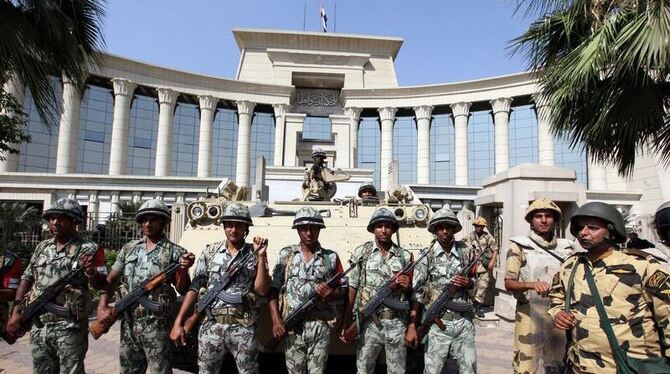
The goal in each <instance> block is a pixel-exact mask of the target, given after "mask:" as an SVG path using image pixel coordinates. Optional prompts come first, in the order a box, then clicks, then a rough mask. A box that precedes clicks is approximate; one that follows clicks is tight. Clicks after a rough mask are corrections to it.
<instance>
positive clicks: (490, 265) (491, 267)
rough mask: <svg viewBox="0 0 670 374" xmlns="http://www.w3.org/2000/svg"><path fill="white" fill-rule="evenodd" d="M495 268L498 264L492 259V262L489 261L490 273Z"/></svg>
mask: <svg viewBox="0 0 670 374" xmlns="http://www.w3.org/2000/svg"><path fill="white" fill-rule="evenodd" d="M495 267H496V263H495V262H494V261H493V259H491V261H489V266H488V268H489V271H493V269H494V268H495Z"/></svg>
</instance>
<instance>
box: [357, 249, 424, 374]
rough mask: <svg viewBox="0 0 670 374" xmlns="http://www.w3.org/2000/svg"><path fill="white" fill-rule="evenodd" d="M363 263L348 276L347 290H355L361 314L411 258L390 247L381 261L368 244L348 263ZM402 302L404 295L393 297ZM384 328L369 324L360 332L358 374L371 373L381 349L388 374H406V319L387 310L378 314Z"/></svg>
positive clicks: (380, 256)
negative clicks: (371, 299) (360, 260)
mask: <svg viewBox="0 0 670 374" xmlns="http://www.w3.org/2000/svg"><path fill="white" fill-rule="evenodd" d="M359 259H363V264H362V265H361V266H360V267H358V266H357V267H356V268H355V269H354V270H352V271H351V273H349V277H348V280H349V287H353V288H355V289H356V290H357V291H358V292H357V294H356V305H355V306H354V308H356V307H358V311H362V310H363V309H364V308H365V305H366V304H367V303H368V301H369V300H370V298H372V297H374V295H375V294H376V293H377V291H378V290H379V288H380V287H381V286H382V285H383V284H384V282H386V281H387V280H389V278H391V277H392V276H393V275H394V274H395V273H397V272H399V271H400V270H402V268H403V267H404V266H405V265H407V264H408V263H410V261H412V255H411V254H410V253H409V252H408V251H406V250H404V249H402V248H401V247H399V246H397V245H396V244H395V243H394V244H393V245H392V246H391V248H390V250H389V253H388V255H387V256H386V257H385V258H384V257H382V255H381V250H380V249H379V248H377V246H376V245H375V242H367V243H365V244H363V245H361V246H359V247H358V248H356V249H355V250H354V253H353V254H352V255H351V259H350V261H352V262H351V263H352V264H353V263H357V262H358V261H359ZM393 295H394V296H395V297H399V298H400V299H401V300H407V297H406V295H405V294H404V293H403V292H400V291H396V292H394V294H393ZM378 313H379V317H380V321H381V324H382V326H383V328H381V329H380V328H379V327H377V326H376V325H375V324H374V323H373V322H371V321H369V322H368V323H366V324H365V325H363V326H360V328H359V332H360V333H359V337H358V347H357V350H356V368H357V372H358V373H359V374H365V373H368V374H369V373H372V372H373V371H374V368H375V362H376V361H377V356H379V353H380V352H381V349H382V348H385V349H386V366H387V372H388V373H389V374H394V373H397V374H401V373H405V364H406V358H407V350H406V349H405V345H404V338H405V330H406V329H407V315H406V313H404V312H398V311H394V310H391V309H388V308H386V307H382V308H380V310H379V311H378Z"/></svg>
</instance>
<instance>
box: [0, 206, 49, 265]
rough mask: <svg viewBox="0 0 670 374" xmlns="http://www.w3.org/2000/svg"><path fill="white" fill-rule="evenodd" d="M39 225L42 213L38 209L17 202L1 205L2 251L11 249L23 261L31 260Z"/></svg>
mask: <svg viewBox="0 0 670 374" xmlns="http://www.w3.org/2000/svg"><path fill="white" fill-rule="evenodd" d="M39 223H40V211H39V210H38V209H37V208H36V207H34V206H30V205H28V204H26V203H22V202H17V201H14V202H2V203H0V251H1V250H4V249H9V250H12V251H14V252H15V253H16V254H18V255H19V257H21V258H22V259H23V260H27V259H29V258H30V253H31V251H32V246H31V245H30V244H33V243H31V242H32V241H33V240H31V239H35V238H34V237H33V236H34V234H35V231H36V229H37V228H38V227H39ZM37 239H39V238H37Z"/></svg>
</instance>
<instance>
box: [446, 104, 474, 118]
mask: <svg viewBox="0 0 670 374" xmlns="http://www.w3.org/2000/svg"><path fill="white" fill-rule="evenodd" d="M450 106H451V113H452V114H453V115H454V118H456V117H460V116H468V115H469V114H470V106H472V103H465V102H462V101H461V102H460V103H455V104H451V105H450Z"/></svg>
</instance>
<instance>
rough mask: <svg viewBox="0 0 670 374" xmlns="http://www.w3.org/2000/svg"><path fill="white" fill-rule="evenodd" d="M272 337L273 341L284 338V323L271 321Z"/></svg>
mask: <svg viewBox="0 0 670 374" xmlns="http://www.w3.org/2000/svg"><path fill="white" fill-rule="evenodd" d="M272 336H273V337H274V338H275V339H281V338H283V337H284V336H286V326H284V321H281V320H279V321H273V322H272Z"/></svg>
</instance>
